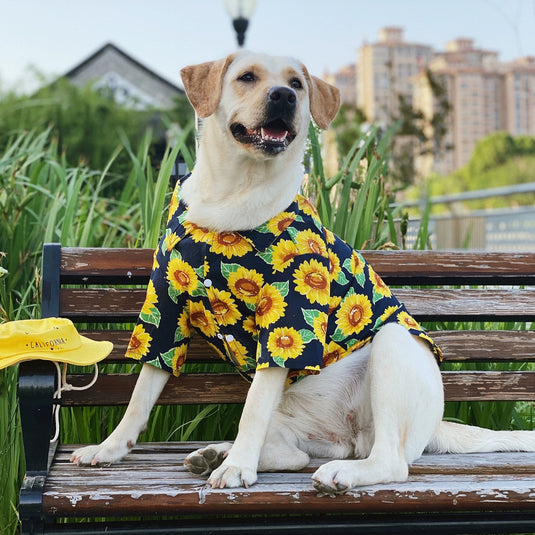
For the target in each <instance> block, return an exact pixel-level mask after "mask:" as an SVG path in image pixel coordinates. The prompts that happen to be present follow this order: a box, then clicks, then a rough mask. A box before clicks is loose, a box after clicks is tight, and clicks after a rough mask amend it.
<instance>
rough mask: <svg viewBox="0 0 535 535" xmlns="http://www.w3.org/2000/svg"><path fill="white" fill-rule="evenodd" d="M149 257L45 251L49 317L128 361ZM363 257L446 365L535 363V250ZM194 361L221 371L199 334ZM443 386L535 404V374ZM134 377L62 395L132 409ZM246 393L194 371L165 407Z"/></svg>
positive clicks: (450, 376) (453, 375) (218, 376)
mask: <svg viewBox="0 0 535 535" xmlns="http://www.w3.org/2000/svg"><path fill="white" fill-rule="evenodd" d="M152 254H153V251H152V250H148V249H101V248H98V249H90V248H62V247H61V246H60V245H58V244H46V245H45V246H44V254H43V275H42V277H43V290H42V293H43V295H42V315H43V317H47V316H61V317H67V318H69V319H71V320H72V321H73V322H75V323H76V324H78V325H79V326H81V327H80V332H81V333H83V334H86V335H87V336H89V337H91V338H93V339H96V340H98V339H105V340H110V341H112V342H113V343H114V350H113V352H112V353H111V355H110V356H109V357H108V359H107V362H110V363H121V362H126V361H127V359H125V357H124V353H125V350H126V347H127V345H128V341H129V339H130V333H131V329H132V326H133V323H135V321H136V319H137V316H138V313H139V311H140V309H141V306H142V304H143V300H144V297H145V285H146V284H147V281H148V279H149V276H150V271H151V266H152ZM364 256H365V257H366V259H367V260H368V261H369V262H370V263H371V264H372V266H373V267H374V269H375V271H377V272H378V273H379V274H380V275H381V277H382V278H383V279H384V281H385V282H386V283H387V284H388V285H390V286H391V287H394V288H396V289H395V294H396V296H397V297H398V299H399V300H400V301H402V302H404V303H405V304H406V306H407V308H408V309H409V311H410V312H411V314H412V315H413V316H414V317H415V318H416V319H417V320H418V321H420V322H424V325H425V322H429V321H432V322H439V326H440V327H443V329H442V330H433V331H432V332H431V336H432V337H433V339H434V340H435V341H436V342H437V343H438V345H439V346H440V347H441V348H442V350H443V352H444V357H445V362H491V361H492V362H519V363H520V362H534V361H535V332H534V331H532V330H531V331H530V330H518V329H517V325H515V323H516V322H528V326H529V322H534V321H535V292H534V285H535V253H494V252H451V251H447V252H446V251H440V252H436V251H366V252H364ZM409 286H410V287H409ZM458 321H463V322H473V323H471V324H470V329H469V330H468V329H463V330H454V329H452V328H451V327H450V326H448V322H458ZM486 322H492V323H493V325H492V326H489V325H485V323H486ZM503 322H505V323H503ZM498 324H500V325H498ZM102 325H104V327H102ZM435 325H436V324H435ZM82 327H83V328H82ZM485 327H487V328H485ZM498 327H501V328H498ZM504 327H505V328H504ZM128 362H129V363H131V362H132V361H131V360H128ZM188 362H190V363H217V364H222V361H221V358H220V357H219V356H218V355H217V354H216V353H215V351H214V350H213V349H212V348H211V347H210V346H209V345H208V344H206V343H205V342H204V341H202V339H200V337H194V338H193V340H192V343H191V347H190V350H189V352H188ZM88 373H92V372H91V370H90V369H88ZM443 379H444V389H445V396H446V400H450V401H498V400H516V401H518V400H522V401H535V371H529V370H527V371H525V370H522V371H510V370H507V371H498V370H490V371H466V370H464V371H462V370H459V371H444V372H443ZM68 380H69V382H70V383H72V384H73V385H81V384H85V383H87V382H88V379H87V377H84V376H82V375H80V374H77V375H70V376H69V377H68ZM135 380H136V376H135V375H132V374H123V373H119V374H118V373H114V374H109V375H106V374H103V373H101V374H100V376H99V378H98V381H97V383H96V384H95V385H94V386H93V387H92V388H90V389H88V390H82V391H71V392H65V393H64V395H63V403H64V404H65V405H122V404H127V403H128V401H129V399H130V394H131V391H132V389H133V386H134V383H135ZM248 386H249V385H248V383H247V382H246V381H244V380H243V379H242V378H241V377H240V376H239V375H238V374H237V373H235V372H233V371H232V370H231V369H230V368H225V367H224V366H223V368H222V369H220V371H218V372H216V373H215V374H214V373H206V372H202V373H192V372H189V373H185V374H183V375H182V376H181V379H180V381H176V380H171V381H169V383H168V385H167V387H166V389H165V390H164V392H163V394H162V396H161V397H160V400H159V403H160V404H198V403H240V402H242V401H243V400H244V399H245V394H246V391H247V388H248Z"/></svg>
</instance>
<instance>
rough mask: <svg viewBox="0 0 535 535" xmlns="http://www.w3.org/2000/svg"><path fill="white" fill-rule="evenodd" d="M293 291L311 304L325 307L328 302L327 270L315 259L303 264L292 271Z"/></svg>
mask: <svg viewBox="0 0 535 535" xmlns="http://www.w3.org/2000/svg"><path fill="white" fill-rule="evenodd" d="M294 281H295V289H296V290H297V291H298V292H299V293H300V294H301V295H304V296H306V298H307V299H308V300H309V301H310V302H311V303H319V304H320V305H326V304H327V303H328V302H329V297H330V296H329V293H330V284H329V270H328V269H327V267H326V266H324V265H323V264H320V262H318V261H317V260H316V259H314V258H312V259H311V260H310V261H305V262H303V263H302V264H301V265H300V266H299V267H298V268H297V269H296V270H295V271H294Z"/></svg>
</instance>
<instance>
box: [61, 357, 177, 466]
mask: <svg viewBox="0 0 535 535" xmlns="http://www.w3.org/2000/svg"><path fill="white" fill-rule="evenodd" d="M169 377H170V375H169V373H167V372H165V371H163V370H161V369H159V368H156V367H155V366H152V365H150V364H144V365H143V368H141V372H140V374H139V377H138V379H137V381H136V386H135V387H134V391H133V392H132V397H131V398H130V403H129V404H128V407H127V409H126V412H125V414H124V416H123V419H122V420H121V421H120V422H119V425H118V426H117V427H116V428H115V429H114V431H113V433H112V434H111V435H110V436H109V437H108V438H107V439H106V440H104V442H102V443H101V444H97V445H96V446H86V447H84V448H79V449H77V450H76V451H75V452H73V454H72V456H71V462H73V463H74V464H90V465H92V466H95V465H98V464H109V463H114V462H117V461H120V460H121V459H122V458H123V457H124V456H125V455H126V454H127V453H128V452H129V451H130V450H131V449H132V447H133V446H134V444H135V443H136V441H137V438H138V436H139V434H140V433H141V432H142V431H144V429H145V427H146V425H147V422H148V420H149V416H150V412H151V410H152V407H153V406H154V404H155V403H156V401H158V398H159V397H160V394H161V393H162V390H163V388H164V386H165V385H166V383H167V380H168V379H169Z"/></svg>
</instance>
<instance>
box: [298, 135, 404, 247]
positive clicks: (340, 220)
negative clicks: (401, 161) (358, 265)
mask: <svg viewBox="0 0 535 535" xmlns="http://www.w3.org/2000/svg"><path fill="white" fill-rule="evenodd" d="M396 128H397V126H394V127H393V128H392V129H390V130H389V131H388V132H387V133H386V134H385V135H384V136H383V137H380V135H379V128H378V127H377V126H374V127H372V128H371V129H370V130H369V131H368V132H367V133H365V134H364V135H363V136H362V137H360V138H359V139H357V140H356V141H355V143H354V144H353V146H352V147H351V148H350V150H349V152H348V153H347V154H346V155H344V156H343V157H342V159H341V164H340V170H339V171H338V172H337V173H336V174H335V175H334V176H333V177H330V178H328V177H326V176H325V171H324V166H323V159H322V154H321V144H320V141H319V138H318V135H317V131H316V129H315V128H314V127H313V126H312V125H311V127H310V129H309V138H310V147H311V150H310V152H311V158H312V169H311V180H310V181H309V184H308V188H309V190H310V194H311V196H312V197H313V198H315V200H316V206H317V209H318V213H319V215H320V217H321V219H322V221H323V223H324V225H325V226H326V227H327V228H329V229H331V230H332V231H333V232H334V233H335V234H337V235H338V236H340V237H341V238H342V239H344V240H345V241H346V242H348V243H349V244H350V245H351V246H352V247H354V248H356V249H379V248H384V247H397V241H398V239H397V231H396V226H395V223H394V217H395V214H394V212H393V210H392V209H391V207H390V204H391V201H392V198H391V194H390V192H389V191H388V189H387V186H386V182H387V176H388V162H389V156H388V147H389V142H390V140H391V137H392V135H393V134H394V133H395V131H396Z"/></svg>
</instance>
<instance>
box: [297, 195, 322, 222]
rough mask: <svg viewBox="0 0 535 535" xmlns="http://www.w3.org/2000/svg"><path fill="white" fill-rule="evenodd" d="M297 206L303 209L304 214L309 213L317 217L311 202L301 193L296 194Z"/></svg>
mask: <svg viewBox="0 0 535 535" xmlns="http://www.w3.org/2000/svg"><path fill="white" fill-rule="evenodd" d="M297 206H299V209H300V210H301V211H303V212H304V213H305V214H307V215H310V216H312V217H315V218H317V217H318V213H317V212H316V209H315V208H314V206H312V204H311V203H310V202H309V201H308V200H307V199H305V197H303V196H302V195H298V196H297Z"/></svg>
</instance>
